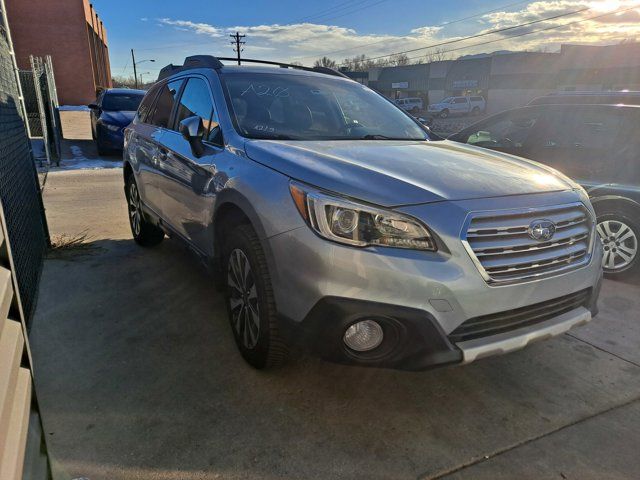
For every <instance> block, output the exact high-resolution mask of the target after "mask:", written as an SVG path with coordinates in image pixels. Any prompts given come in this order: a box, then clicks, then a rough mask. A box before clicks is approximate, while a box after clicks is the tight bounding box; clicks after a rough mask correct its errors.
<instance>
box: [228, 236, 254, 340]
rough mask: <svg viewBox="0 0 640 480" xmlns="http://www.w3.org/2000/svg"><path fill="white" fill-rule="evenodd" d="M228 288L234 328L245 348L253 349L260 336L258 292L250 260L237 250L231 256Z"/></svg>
mask: <svg viewBox="0 0 640 480" xmlns="http://www.w3.org/2000/svg"><path fill="white" fill-rule="evenodd" d="M227 286H228V287H229V306H230V310H231V321H232V325H233V328H234V329H235V331H236V334H237V336H238V338H240V339H241V340H242V343H243V345H244V346H245V348H248V349H252V348H254V347H255V346H256V344H257V343H258V336H259V335H260V307H259V305H258V290H257V288H256V283H255V280H254V276H253V272H252V271H251V265H250V264H249V259H248V258H247V256H246V255H245V253H244V252H243V251H242V250H240V249H237V248H236V249H235V250H233V251H232V252H231V253H230V254H229V265H228V269H227Z"/></svg>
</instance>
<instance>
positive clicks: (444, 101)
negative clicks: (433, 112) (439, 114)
mask: <svg viewBox="0 0 640 480" xmlns="http://www.w3.org/2000/svg"><path fill="white" fill-rule="evenodd" d="M452 101H453V97H447V98H445V99H444V100H442V101H441V102H440V103H451V102H452Z"/></svg>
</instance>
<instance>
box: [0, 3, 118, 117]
mask: <svg viewBox="0 0 640 480" xmlns="http://www.w3.org/2000/svg"><path fill="white" fill-rule="evenodd" d="M5 3H6V8H7V17H8V19H9V26H10V29H11V37H12V39H13V45H14V49H15V52H16V61H17V63H18V67H19V68H21V69H29V68H30V62H29V56H30V55H35V56H40V57H44V56H45V55H51V57H52V58H53V70H54V73H55V77H56V86H57V89H58V98H59V99H60V103H61V104H63V105H83V104H87V103H90V102H92V101H93V100H94V99H95V98H96V89H98V88H99V87H110V86H111V68H110V65H109V48H108V47H107V32H106V29H105V28H104V25H103V24H102V21H101V20H100V18H99V17H98V14H97V13H96V11H95V10H94V9H93V6H92V5H91V4H89V2H88V1H87V0H28V1H27V0H5Z"/></svg>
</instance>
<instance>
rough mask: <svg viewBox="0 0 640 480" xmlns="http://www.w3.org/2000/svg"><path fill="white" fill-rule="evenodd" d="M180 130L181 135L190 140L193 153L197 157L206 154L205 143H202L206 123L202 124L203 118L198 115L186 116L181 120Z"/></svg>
mask: <svg viewBox="0 0 640 480" xmlns="http://www.w3.org/2000/svg"><path fill="white" fill-rule="evenodd" d="M178 131H179V132H180V135H182V136H183V137H184V139H185V140H186V141H187V142H189V145H190V146H191V151H192V152H193V154H194V155H195V156H196V157H201V156H202V155H203V154H204V144H203V143H202V139H203V138H204V125H203V124H202V118H200V117H198V116H197V115H194V116H193V117H189V118H185V119H184V120H182V121H181V122H180V125H179V127H178Z"/></svg>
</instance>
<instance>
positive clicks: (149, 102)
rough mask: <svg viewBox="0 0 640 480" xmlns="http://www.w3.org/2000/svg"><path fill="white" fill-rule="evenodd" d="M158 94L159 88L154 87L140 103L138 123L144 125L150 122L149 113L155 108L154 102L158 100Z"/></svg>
mask: <svg viewBox="0 0 640 480" xmlns="http://www.w3.org/2000/svg"><path fill="white" fill-rule="evenodd" d="M157 94H158V88H157V87H153V88H151V90H149V92H148V93H147V94H146V95H145V97H144V99H143V100H142V102H141V103H140V106H139V107H138V113H137V117H138V121H139V122H142V123H146V122H147V121H148V118H147V117H148V116H149V112H150V111H151V108H152V107H153V101H154V100H155V99H156V95H157Z"/></svg>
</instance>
